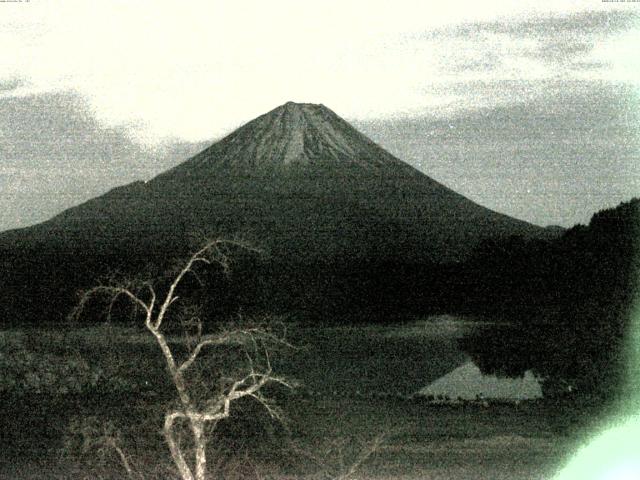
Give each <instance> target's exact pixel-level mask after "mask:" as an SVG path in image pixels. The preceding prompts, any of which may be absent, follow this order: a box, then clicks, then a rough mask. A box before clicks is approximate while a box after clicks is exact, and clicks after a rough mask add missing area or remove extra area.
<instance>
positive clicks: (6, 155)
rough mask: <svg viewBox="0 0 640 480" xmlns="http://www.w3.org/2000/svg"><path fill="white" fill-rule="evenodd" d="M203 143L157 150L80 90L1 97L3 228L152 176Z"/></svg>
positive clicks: (0, 213)
mask: <svg viewBox="0 0 640 480" xmlns="http://www.w3.org/2000/svg"><path fill="white" fill-rule="evenodd" d="M201 147H203V145H201V144H188V143H180V142H176V143H174V144H171V145H160V146H156V147H155V148H147V147H143V146H140V145H139V144H137V143H136V142H134V141H132V140H131V138H130V136H129V134H128V130H127V129H126V128H124V127H111V126H106V125H103V124H101V123H100V122H98V121H97V120H96V118H95V117H94V115H93V113H92V111H91V108H90V106H89V105H88V103H87V101H86V100H85V99H84V98H82V97H81V96H80V95H78V94H77V93H73V92H57V93H47V94H42V95H26V96H16V97H7V98H0V158H2V164H1V165H0V199H1V200H0V201H1V202H2V205H3V208H2V209H1V210H0V230H5V229H9V228H18V227H23V226H27V225H30V224H32V223H36V222H39V221H44V220H46V219H48V218H50V217H51V216H53V215H54V214H56V213H58V212H60V211H61V210H63V209H65V208H68V207H71V206H73V205H77V204H78V203H81V202H83V201H85V200H88V199H90V198H92V197H95V196H97V195H100V194H102V193H104V192H106V191H107V190H109V189H110V188H113V187H115V186H118V185H122V184H125V183H129V182H131V181H134V180H141V179H148V178H151V177H153V176H154V175H155V174H157V173H160V172H161V171H163V170H165V169H167V168H169V167H171V166H173V165H175V164H177V163H178V162H180V161H182V160H184V159H186V158H188V157H189V156H190V155H193V154H195V153H196V152H197V151H198V150H199V149H200V148H201Z"/></svg>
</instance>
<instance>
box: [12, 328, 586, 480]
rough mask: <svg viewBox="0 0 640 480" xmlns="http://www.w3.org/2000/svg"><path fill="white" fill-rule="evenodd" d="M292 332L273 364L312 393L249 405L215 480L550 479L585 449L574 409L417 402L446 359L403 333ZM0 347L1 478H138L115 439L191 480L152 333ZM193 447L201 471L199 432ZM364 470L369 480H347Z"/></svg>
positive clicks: (34, 340)
mask: <svg viewBox="0 0 640 480" xmlns="http://www.w3.org/2000/svg"><path fill="white" fill-rule="evenodd" d="M288 327H289V328H288V330H289V339H290V341H291V342H292V343H293V344H295V345H298V346H299V348H297V349H295V350H287V351H286V352H282V354H278V355H276V354H275V353H274V371H277V372H278V373H279V374H283V375H285V376H287V377H288V378H296V379H297V380H299V382H300V386H299V387H297V388H295V389H292V390H290V389H285V388H279V387H278V386H277V385H274V386H273V388H270V389H269V390H268V391H267V394H268V395H269V397H271V398H272V399H274V400H275V401H276V402H277V404H278V405H280V406H281V407H282V410H283V417H284V418H285V422H284V423H282V422H279V421H277V420H274V419H272V418H271V417H270V416H269V415H268V414H267V412H266V411H265V409H264V408H263V407H262V406H261V405H260V404H259V403H257V402H254V401H251V400H247V401H241V402H238V403H237V404H236V405H235V406H234V408H233V409H232V415H231V418H229V419H228V420H226V421H224V422H221V423H220V424H218V426H217V427H216V429H215V431H214V433H213V434H212V436H211V438H210V439H209V442H208V451H207V453H208V458H209V474H210V478H225V479H266V478H271V479H284V478H308V479H330V478H379V479H390V478H407V479H422V478H429V479H439V480H445V479H448V480H460V479H492V480H495V479H505V480H506V479H509V480H514V479H522V480H524V479H532V478H548V474H551V473H552V472H553V471H555V470H556V469H558V468H559V467H560V466H561V464H562V463H563V461H565V459H566V457H567V455H568V453H569V452H570V451H572V449H573V448H574V445H575V444H576V442H577V441H578V439H579V438H580V436H581V432H580V431H579V430H576V429H575V425H576V422H575V420H576V418H575V417H576V416H577V415H578V413H576V412H575V410H574V409H573V407H572V405H571V404H570V403H569V402H559V401H553V402H548V401H531V402H521V403H520V404H513V403H488V404H487V403H484V404H483V403H476V402H467V403H462V404H457V405H445V404H433V403H429V402H427V401H426V399H423V398H420V397H415V396H412V395H411V393H413V392H415V391H417V390H418V389H419V388H420V387H422V386H424V385H425V384H427V383H429V382H430V381H431V380H432V379H434V378H437V377H438V376H439V375H440V374H441V368H442V367H441V366H438V365H437V362H434V361H432V360H433V358H440V357H441V356H442V355H441V352H438V351H435V352H434V351H432V347H433V346H434V345H435V343H436V342H435V341H430V342H429V341H428V342H426V343H427V347H426V348H425V339H424V338H423V337H421V336H413V335H409V334H405V333H406V332H404V329H403V328H401V327H399V326H397V327H396V326H394V327H359V328H357V329H354V328H351V327H345V326H342V327H335V326H327V325H323V326H316V327H314V328H309V327H308V326H303V325H293V324H291V325H289V326H288ZM358 340H359V341H358ZM1 342H2V349H1V350H0V351H1V352H2V354H1V355H0V356H1V358H2V361H3V365H2V368H3V372H5V374H4V375H3V377H2V378H3V381H2V384H1V386H2V391H1V392H0V402H1V405H0V406H1V408H2V410H3V413H4V414H3V416H2V417H1V418H0V429H1V431H2V436H1V437H0V443H1V444H0V447H1V448H2V456H1V457H2V460H1V462H0V478H6V479H49V478H58V479H69V478H74V479H75V478H77V479H84V478H87V479H89V478H92V479H94V478H104V479H120V478H127V474H126V471H125V469H124V468H123V465H122V463H121V461H120V458H119V456H118V454H117V451H116V450H115V449H114V448H112V447H110V446H109V444H108V443H107V441H108V440H113V441H114V442H117V445H118V446H119V448H120V449H121V450H122V452H123V453H124V454H125V455H126V458H127V459H128V461H129V462H130V464H131V466H132V467H133V468H135V469H136V471H139V472H141V473H144V478H147V479H154V478H158V479H161V478H162V479H169V478H179V477H178V476H177V472H176V471H175V468H173V466H172V462H171V457H170V455H169V451H168V448H167V445H166V443H165V441H164V438H163V435H162V424H163V417H164V415H165V413H166V411H167V409H170V408H174V406H175V395H174V393H173V385H172V384H171V380H170V377H169V375H168V374H167V372H166V369H165V365H164V360H163V358H162V355H161V353H160V352H159V351H158V349H157V346H156V345H155V343H154V341H153V339H151V338H149V336H148V334H146V333H145V332H144V330H143V329H140V328H139V329H135V328H131V327H120V326H116V325H113V324H111V325H109V324H107V325H104V324H103V325H81V326H74V327H73V328H65V329H60V328H55V329H54V328H51V327H49V328H28V329H26V328H23V329H19V330H12V331H8V332H3V334H2V337H1ZM181 342H182V339H181V337H179V336H175V337H172V338H171V344H172V345H173V346H174V347H179V346H180V345H181ZM372 348H377V349H378V350H379V351H381V352H384V357H381V356H377V355H375V354H372V352H371V349H372ZM432 357H433V358H432ZM221 358H224V359H226V362H227V364H221V363H220V360H221ZM385 358H386V359H388V361H387V362H385V361H384V359H385ZM202 360H203V363H202V364H201V365H200V368H202V370H203V371H205V372H207V371H211V372H213V371H216V370H218V369H220V368H221V367H225V366H229V365H228V363H229V362H231V363H233V362H234V361H235V359H234V357H233V356H229V355H226V354H225V355H223V357H220V356H219V355H213V354H211V352H210V354H208V355H205V356H204V357H203V358H202ZM449 360H450V361H453V360H454V359H453V358H450V359H449ZM403 365H404V366H405V368H404V369H403V368H402V366H403ZM382 386H387V387H386V389H382ZM380 435H383V436H382V442H381V443H379V444H376V439H378V438H379V437H380ZM182 441H183V446H184V448H185V452H186V453H187V454H188V455H189V458H191V455H192V452H191V450H190V447H189V443H188V432H184V436H183V437H182ZM360 459H363V461H362V462H361V463H358V462H359V460H360ZM354 464H355V465H356V466H357V475H356V476H355V477H353V476H352V477H346V476H344V475H345V474H346V473H348V470H349V468H350V467H351V466H353V465H354Z"/></svg>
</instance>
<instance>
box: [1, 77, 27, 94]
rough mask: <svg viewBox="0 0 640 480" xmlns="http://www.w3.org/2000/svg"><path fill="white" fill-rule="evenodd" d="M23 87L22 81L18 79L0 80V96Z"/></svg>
mask: <svg viewBox="0 0 640 480" xmlns="http://www.w3.org/2000/svg"><path fill="white" fill-rule="evenodd" d="M22 85H24V80H21V79H18V78H8V79H6V80H1V79H0V94H1V93H3V92H12V91H14V90H16V89H18V88H19V87H21V86H22Z"/></svg>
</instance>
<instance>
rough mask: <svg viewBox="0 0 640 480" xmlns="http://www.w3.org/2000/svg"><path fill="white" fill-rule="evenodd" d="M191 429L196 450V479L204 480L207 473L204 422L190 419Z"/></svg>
mask: <svg viewBox="0 0 640 480" xmlns="http://www.w3.org/2000/svg"><path fill="white" fill-rule="evenodd" d="M191 431H192V432H193V441H194V443H195V450H196V479H195V480H205V478H206V474H207V451H206V449H207V438H206V435H205V434H204V422H200V421H198V420H191Z"/></svg>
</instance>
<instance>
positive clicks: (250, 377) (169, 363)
mask: <svg viewBox="0 0 640 480" xmlns="http://www.w3.org/2000/svg"><path fill="white" fill-rule="evenodd" d="M231 246H237V247H240V248H243V249H247V248H249V247H247V246H246V245H244V244H241V243H239V242H234V241H228V240H220V239H218V240H212V241H208V242H207V243H206V244H204V246H202V247H201V248H200V249H199V250H198V251H196V252H195V253H194V254H193V255H191V257H190V258H189V259H188V260H187V261H186V262H185V263H184V264H183V265H182V266H181V268H180V269H179V270H177V273H176V274H175V276H173V277H172V280H171V283H170V284H169V286H168V288H167V289H166V292H164V293H163V294H159V293H157V291H156V289H155V288H154V285H153V283H152V282H150V281H146V282H130V283H128V284H124V285H122V284H121V285H101V286H97V287H94V288H92V289H90V290H88V291H87V292H85V293H84V294H83V295H82V296H81V299H80V302H79V304H78V306H77V307H76V309H75V310H74V312H73V313H72V317H73V318H78V317H79V315H80V314H81V313H82V311H83V309H84V307H85V305H86V304H87V302H88V301H89V300H90V299H91V298H93V297H94V296H96V295H106V296H107V297H108V298H109V302H110V303H109V305H110V307H109V310H111V308H112V307H113V305H114V304H115V302H116V300H117V299H119V298H121V297H124V298H126V299H128V300H129V301H130V302H132V304H133V305H134V306H135V307H136V308H137V309H139V310H141V311H142V313H143V315H144V325H145V327H146V329H147V330H148V331H149V332H150V333H151V335H153V337H154V338H155V341H156V343H157V345H158V347H159V348H160V350H161V352H162V355H163V357H164V360H165V363H166V367H167V370H168V373H169V376H170V378H171V381H172V383H173V385H174V387H175V390H176V393H177V397H178V401H177V404H176V406H175V407H174V408H171V409H169V410H168V411H167V412H166V413H165V418H164V427H163V434H164V438H165V441H166V443H167V445H168V447H169V451H170V453H171V458H172V460H173V463H174V464H175V466H176V467H177V469H178V472H179V474H180V476H181V478H182V480H205V478H206V476H207V451H206V448H207V440H208V434H209V433H210V432H211V430H212V429H213V427H215V425H216V424H217V423H218V422H219V421H221V420H223V419H226V418H228V417H229V415H230V410H231V405H232V404H233V403H234V402H235V401H237V400H239V399H241V398H245V397H246V398H251V399H253V400H256V401H257V402H259V403H260V404H261V405H263V406H264V407H265V409H266V411H267V412H268V413H269V415H271V416H272V417H274V418H277V419H281V418H282V417H281V412H280V410H279V409H278V408H277V406H275V405H274V404H273V403H272V402H271V401H270V400H269V399H268V398H267V397H266V396H265V395H264V394H263V392H262V389H263V387H265V386H266V385H268V384H280V385H283V386H285V387H289V388H290V387H292V384H291V382H290V381H288V380H286V379H284V378H283V377H279V376H276V375H275V374H274V373H273V369H272V366H271V360H270V356H269V346H270V345H272V344H273V342H277V343H281V344H282V343H286V342H285V340H284V335H283V334H275V333H273V332H272V331H271V330H269V329H268V328H265V327H260V326H258V327H247V328H229V329H224V330H222V331H219V332H217V333H215V334H204V333H203V328H202V321H201V319H200V318H199V317H198V316H197V315H191V316H190V318H189V319H188V320H189V322H188V323H189V324H190V325H189V326H190V331H191V334H190V336H189V341H187V342H186V349H187V351H186V354H185V353H183V354H182V355H180V358H178V356H177V355H176V354H175V353H174V351H173V350H172V347H171V344H170V342H169V341H168V340H167V335H166V333H165V332H166V326H167V325H166V324H167V321H168V319H169V318H170V315H169V313H170V311H171V309H172V307H173V306H174V305H175V304H176V302H178V300H179V296H178V295H177V291H178V288H179V286H180V285H181V283H182V282H183V281H184V279H185V277H187V276H188V275H193V276H195V278H196V279H197V280H198V281H199V278H198V275H197V272H196V267H197V266H198V265H212V264H217V265H219V266H220V267H221V268H222V269H223V270H224V271H228V269H229V255H228V248H229V247H231ZM172 318H174V317H172ZM163 328H164V330H163ZM229 345H235V346H238V347H240V348H242V349H243V351H244V357H245V361H244V362H243V368H241V369H240V370H241V373H236V374H235V375H234V376H233V377H232V378H228V379H226V381H225V382H224V384H223V385H222V386H221V388H220V389H219V390H218V391H217V392H214V393H210V394H209V395H210V397H209V398H202V397H201V395H198V392H196V388H195V385H194V383H193V382H189V380H188V377H187V373H188V372H189V371H190V370H193V369H195V365H196V364H197V362H198V359H199V358H200V356H201V354H202V353H203V351H204V350H205V349H207V348H212V347H222V346H229ZM178 422H185V423H186V425H187V426H188V431H190V434H191V437H192V440H193V446H194V450H195V454H194V458H193V459H192V460H191V461H189V459H188V458H187V455H185V452H184V451H183V447H182V445H181V442H180V441H179V439H178V437H177V435H176V426H177V424H178Z"/></svg>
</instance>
